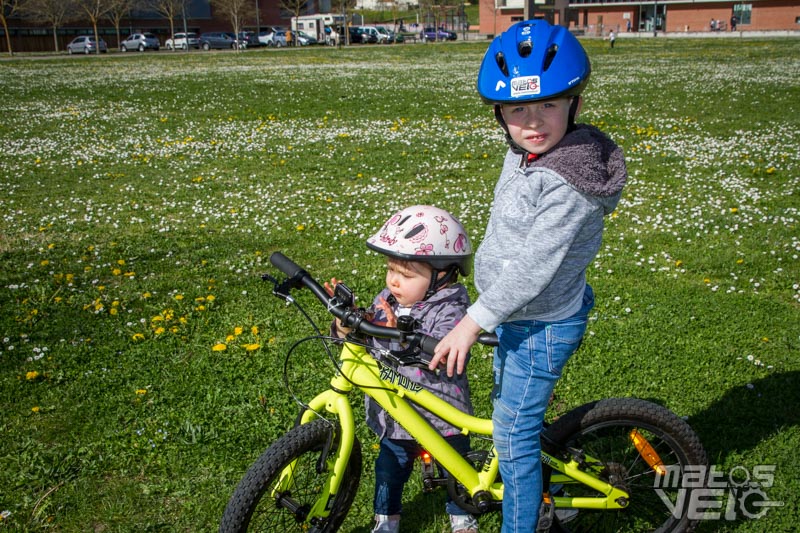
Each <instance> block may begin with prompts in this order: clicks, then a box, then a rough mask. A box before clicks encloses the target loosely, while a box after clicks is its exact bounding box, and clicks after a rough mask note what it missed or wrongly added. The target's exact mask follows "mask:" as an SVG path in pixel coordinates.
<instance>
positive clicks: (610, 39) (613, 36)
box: [608, 30, 617, 48]
mask: <svg viewBox="0 0 800 533" xmlns="http://www.w3.org/2000/svg"><path fill="white" fill-rule="evenodd" d="M616 40H617V34H616V33H614V30H611V31H610V32H608V42H609V43H611V48H614V41H616Z"/></svg>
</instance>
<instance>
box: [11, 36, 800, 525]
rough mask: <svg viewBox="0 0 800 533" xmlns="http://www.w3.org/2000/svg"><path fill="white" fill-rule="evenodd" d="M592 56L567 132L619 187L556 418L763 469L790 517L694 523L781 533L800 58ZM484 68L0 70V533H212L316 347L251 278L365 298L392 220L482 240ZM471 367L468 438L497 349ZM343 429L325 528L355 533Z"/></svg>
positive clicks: (299, 59)
mask: <svg viewBox="0 0 800 533" xmlns="http://www.w3.org/2000/svg"><path fill="white" fill-rule="evenodd" d="M585 44H586V47H587V50H588V51H589V54H590V56H591V58H592V62H593V68H594V72H593V76H592V83H591V84H590V87H589V89H588V91H587V93H586V102H585V105H584V111H585V112H584V115H583V117H582V119H583V120H584V121H587V122H591V123H593V124H596V125H598V126H600V127H601V128H603V129H604V130H605V131H607V132H608V133H609V134H610V135H611V136H612V137H613V138H614V139H615V140H616V141H617V142H618V143H619V144H620V145H621V146H623V147H624V149H625V153H626V157H627V161H628V168H629V173H630V180H629V184H628V186H627V188H626V190H625V192H624V196H623V199H622V201H621V203H620V206H619V208H618V209H617V211H616V212H615V213H614V214H613V216H612V217H610V218H609V220H608V223H607V232H606V238H605V242H604V246H603V248H602V250H601V252H600V254H599V256H598V257H597V260H596V261H595V262H594V264H593V266H592V268H591V269H590V272H589V277H590V281H591V283H592V284H593V286H594V288H595V291H596V293H597V295H598V302H597V306H596V308H595V310H594V311H593V313H592V315H591V322H590V327H589V333H588V335H587V337H586V342H585V343H584V347H583V348H582V349H581V350H580V351H579V353H578V354H576V356H575V357H574V358H573V360H572V361H571V362H570V364H569V365H568V367H567V370H566V372H565V375H564V378H563V379H562V380H561V382H560V383H559V386H558V388H557V390H556V400H555V402H554V403H553V406H552V415H551V416H558V414H560V413H562V412H564V411H566V410H568V409H570V408H572V407H575V406H578V405H580V404H582V403H584V402H586V401H589V400H592V399H597V398H601V397H608V396H637V397H641V398H647V399H651V400H653V401H656V402H658V403H662V404H664V405H666V406H668V407H669V408H671V409H672V410H674V411H675V412H676V413H678V414H679V415H681V416H684V417H688V420H689V422H690V423H691V424H692V426H693V427H694V428H695V429H696V430H697V432H698V433H699V435H700V437H701V438H702V440H703V442H704V445H705V446H706V449H707V451H708V453H709V457H710V460H711V462H712V463H714V464H717V465H719V469H720V470H721V471H724V472H731V471H737V472H738V474H743V473H749V472H752V471H753V469H754V467H755V466H757V465H762V464H770V465H771V464H774V465H777V466H776V470H775V480H774V485H772V486H770V487H764V488H763V490H764V492H765V493H766V494H767V495H768V497H769V498H770V499H772V500H774V501H780V502H783V504H784V505H783V506H782V507H778V508H774V509H769V510H768V512H766V511H765V514H766V516H764V517H762V518H759V519H754V520H742V519H739V520H735V521H724V520H722V521H708V522H705V523H703V525H702V527H701V529H702V530H704V531H737V532H739V531H759V532H760V531H771V532H775V531H794V530H795V529H796V528H797V526H798V524H800V507H798V504H797V494H798V492H800V481H798V478H800V459H798V457H800V454H798V453H795V450H797V449H798V448H799V447H800V357H799V356H800V229H798V223H799V222H800V201H799V200H798V185H799V184H800V153H798V146H800V110H799V109H798V102H800V40H796V39H786V40H734V39H730V40H727V39H726V40H713V41H711V40H708V41H699V40H662V39H657V40H654V39H651V40H637V41H636V42H635V43H629V42H624V41H623V42H618V45H617V47H616V49H614V50H613V53H612V51H610V50H609V49H608V48H607V45H606V43H602V42H601V41H586V43H585ZM485 46H486V44H485V43H482V44H479V43H455V44H442V45H428V46H423V45H405V46H396V47H388V46H387V47H380V48H379V47H369V48H366V47H365V48H353V49H343V50H335V49H316V50H292V51H276V50H260V51H249V52H246V53H243V54H234V53H207V54H206V53H191V54H181V53H174V54H170V53H157V54H126V55H124V56H123V55H115V54H109V55H108V56H107V57H106V56H103V57H99V58H96V57H80V58H66V57H63V58H59V59H52V60H48V59H41V60H33V59H24V58H22V59H15V60H11V61H3V62H0V99H2V100H1V101H2V106H3V112H2V113H0V190H2V194H0V409H1V410H2V418H0V512H2V513H3V514H2V520H0V530H2V529H6V530H9V531H45V530H50V531H96V532H110V531H192V532H194V531H212V530H214V529H215V527H216V525H217V524H218V521H219V518H220V516H221V513H222V510H223V508H224V506H225V503H226V501H227V499H228V497H229V496H230V494H231V492H232V491H233V488H234V486H235V485H236V483H237V482H238V480H239V479H240V477H241V476H242V475H243V473H244V471H245V470H246V468H247V466H248V465H249V464H250V463H251V462H252V461H253V460H254V459H255V458H256V457H257V456H258V455H259V454H260V453H261V451H263V450H264V449H265V448H266V447H267V446H268V445H269V444H270V443H271V442H272V441H273V440H274V439H275V438H276V437H277V436H279V435H280V434H281V433H282V432H283V431H285V429H286V428H287V427H289V426H290V425H291V424H292V421H293V420H294V417H295V415H296V413H297V410H298V406H297V405H296V404H295V403H294V401H293V400H292V399H291V397H290V395H289V394H288V393H287V392H286V391H285V390H284V388H283V385H282V380H283V368H284V357H285V354H286V350H287V349H288V347H289V346H291V344H292V343H293V342H294V341H296V340H297V339H299V338H300V337H302V336H305V335H306V334H309V333H310V330H309V329H308V327H307V326H305V325H304V324H303V322H302V321H301V318H300V317H299V316H298V313H297V312H295V311H293V310H292V309H291V308H287V307H285V305H284V304H282V303H281V302H279V301H278V300H276V299H275V298H273V297H272V296H271V295H270V291H269V287H267V286H265V284H263V283H262V282H261V281H260V277H259V275H260V274H261V273H262V272H265V271H270V270H271V267H270V266H269V265H268V261H267V257H268V256H269V254H270V253H271V252H272V251H274V250H281V251H283V252H284V253H286V254H287V255H288V256H290V257H292V258H294V259H295V260H297V261H298V262H299V263H300V264H302V265H306V266H307V267H308V268H309V269H310V271H311V272H312V273H314V274H316V275H318V276H319V277H320V278H323V279H324V278H329V277H331V276H334V275H335V276H337V277H339V278H341V279H344V280H345V281H347V282H348V284H349V285H350V286H351V287H353V288H354V289H355V290H356V291H357V293H358V294H360V295H361V296H362V299H363V300H368V299H370V298H371V297H372V295H373V294H375V293H376V292H377V291H378V290H379V289H380V288H381V286H382V268H383V262H382V261H381V259H380V258H379V257H377V256H375V254H370V253H369V252H368V251H367V250H366V248H365V246H364V239H365V238H366V236H368V235H369V234H370V233H371V232H372V231H374V230H375V229H376V228H377V226H378V225H379V224H380V223H381V222H382V221H383V219H384V218H386V217H387V216H388V215H389V214H390V213H391V212H392V211H393V210H395V209H398V208H400V207H402V206H406V205H410V204H412V203H432V204H436V205H438V206H440V207H443V208H446V209H449V210H451V211H452V212H454V213H456V214H457V215H459V216H460V217H461V219H462V222H464V223H465V225H466V226H467V227H468V229H469V231H470V234H471V237H472V239H473V241H474V243H476V244H477V243H479V242H480V239H481V236H482V232H483V229H484V225H485V223H486V218H487V215H488V210H489V205H490V202H491V195H492V188H493V185H494V181H495V180H496V178H497V175H498V173H499V168H500V165H501V162H502V158H503V155H504V152H505V148H504V145H503V140H502V137H501V135H500V134H499V131H498V128H497V126H496V125H495V124H494V122H493V118H492V114H491V112H490V109H489V108H488V107H486V106H484V105H483V104H481V102H480V100H479V98H478V97H477V94H476V91H475V89H474V84H475V76H476V71H477V67H478V64H479V61H480V58H481V54H482V52H483V50H484V48H485ZM467 284H468V286H469V287H470V291H471V292H472V294H473V296H475V294H474V290H473V288H472V285H471V283H470V280H467ZM300 301H301V302H303V303H305V304H307V305H308V309H309V311H311V312H312V316H314V317H315V318H316V319H317V320H319V322H320V323H321V324H326V323H327V321H328V318H327V317H326V316H325V313H324V310H322V311H321V310H320V309H319V308H318V306H317V307H315V306H313V305H312V300H311V297H310V295H305V296H303V297H301V298H300ZM289 369H290V374H291V381H292V386H293V391H294V393H295V394H297V395H298V396H300V397H301V398H305V399H308V398H310V397H311V396H312V395H313V394H314V393H315V392H316V391H318V390H320V389H321V388H323V387H324V386H325V385H326V380H325V378H324V376H327V375H328V374H327V372H328V366H327V363H326V362H325V359H324V357H323V355H322V353H321V352H320V351H313V350H311V349H308V350H304V351H302V352H301V353H300V354H298V355H297V357H295V358H293V359H292V360H291V361H290V364H289ZM469 374H470V378H471V380H472V386H473V389H474V391H473V397H474V398H475V401H476V410H477V411H478V413H480V414H481V415H485V416H488V415H489V413H490V406H489V404H488V399H487V398H488V392H489V388H490V383H491V376H490V374H491V356H490V354H489V353H488V352H486V351H482V350H479V351H477V353H476V354H475V356H474V357H473V361H472V363H471V366H470V368H469ZM354 404H355V405H356V406H359V408H360V405H361V401H360V399H359V398H356V399H354ZM359 436H360V438H361V440H362V442H363V443H364V447H365V453H366V459H365V472H364V477H363V480H364V483H363V484H362V488H361V492H360V494H359V497H358V500H357V502H356V505H355V507H354V510H353V511H352V513H351V515H350V517H349V518H348V521H347V522H346V527H345V529H346V530H347V531H362V532H363V531H368V526H369V522H370V517H371V491H372V485H371V474H370V472H371V470H372V461H371V459H372V458H373V457H374V444H375V442H376V440H375V438H374V437H373V436H372V435H371V434H370V433H369V432H368V430H366V429H363V428H362V429H361V430H360V433H359ZM406 497H407V501H408V506H409V508H412V507H411V506H413V509H414V512H413V513H408V516H407V518H406V519H404V520H405V522H404V527H405V528H406V529H405V530H406V531H424V532H438V531H445V528H444V524H445V522H444V517H443V513H444V511H443V505H442V499H441V496H438V497H433V498H431V497H426V496H423V495H422V493H421V491H420V486H419V484H418V483H412V484H410V485H409V487H408V490H407V494H406ZM738 516H739V517H740V518H741V516H742V513H738ZM481 524H482V530H483V531H495V530H496V529H497V526H496V524H497V521H496V518H495V517H486V518H485V519H482V521H481Z"/></svg>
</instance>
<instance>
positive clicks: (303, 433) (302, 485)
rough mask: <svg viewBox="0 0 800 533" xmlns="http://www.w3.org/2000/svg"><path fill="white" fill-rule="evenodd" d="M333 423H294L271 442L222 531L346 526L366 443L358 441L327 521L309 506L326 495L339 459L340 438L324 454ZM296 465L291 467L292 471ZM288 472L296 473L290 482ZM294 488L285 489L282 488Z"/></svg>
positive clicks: (240, 490) (245, 481)
mask: <svg viewBox="0 0 800 533" xmlns="http://www.w3.org/2000/svg"><path fill="white" fill-rule="evenodd" d="M332 431H333V427H332V426H331V424H330V423H329V422H327V421H325V420H314V421H312V422H309V423H308V424H303V425H300V426H297V427H294V428H292V429H291V430H290V431H289V432H287V433H286V434H285V435H283V436H282V437H281V438H280V439H278V440H277V441H275V443H274V444H273V445H272V446H270V447H269V448H268V449H267V450H266V451H265V452H264V453H263V454H261V457H259V458H258V459H257V460H256V462H255V463H254V464H253V466H251V467H250V469H249V470H248V471H247V474H245V476H244V478H243V479H242V481H240V482H239V485H238V486H237V487H236V490H235V491H234V493H233V496H231V499H230V500H229V501H228V505H227V507H226V508H225V513H224V515H223V516H222V522H221V523H220V526H219V531H220V533H243V532H245V531H251V532H252V531H267V532H270V533H273V532H276V531H279V532H281V533H288V532H292V531H302V532H307V531H315V532H320V533H323V532H324V533H331V532H334V531H337V530H338V529H339V526H341V524H342V522H343V521H344V519H345V517H346V516H347V512H348V511H349V510H350V506H351V505H352V503H353V499H354V498H355V495H356V491H357V490H358V482H359V480H360V478H361V444H360V442H359V441H358V439H355V441H354V442H353V449H352V451H351V452H350V459H349V461H348V463H347V468H346V470H345V474H344V479H342V484H341V486H340V488H339V493H338V494H337V495H336V498H335V499H334V501H333V505H332V506H331V511H330V516H329V517H328V519H327V520H325V521H322V522H318V523H314V522H313V521H312V522H309V521H308V519H307V516H306V515H307V513H308V511H309V510H310V509H311V508H312V507H313V506H314V504H315V503H316V501H317V500H318V499H319V498H320V497H321V496H322V492H323V488H324V487H325V485H326V484H327V482H328V478H329V477H330V475H331V474H332V468H333V463H334V460H335V458H336V448H335V443H334V445H333V446H331V449H330V452H329V454H328V455H327V459H326V461H324V462H322V461H321V460H320V459H321V454H322V453H323V450H324V449H325V447H326V446H327V445H328V444H329V443H330V437H331V432H332ZM290 465H294V466H293V467H292V468H291V470H287V469H288V468H289V467H290ZM286 475H290V476H291V480H290V481H288V482H287V479H286ZM279 485H280V486H282V487H287V486H290V487H291V488H288V489H284V490H282V491H280V490H277V489H278V487H279Z"/></svg>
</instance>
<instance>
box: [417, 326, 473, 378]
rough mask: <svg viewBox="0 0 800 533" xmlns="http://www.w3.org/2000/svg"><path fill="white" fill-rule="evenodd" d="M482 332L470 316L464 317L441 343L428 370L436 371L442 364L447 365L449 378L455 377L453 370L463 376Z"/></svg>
mask: <svg viewBox="0 0 800 533" xmlns="http://www.w3.org/2000/svg"><path fill="white" fill-rule="evenodd" d="M480 332H481V327H480V326H479V325H478V324H476V323H475V321H474V320H472V319H471V318H470V317H469V315H464V318H463V319H461V322H459V323H458V324H457V325H456V327H454V328H453V329H452V330H451V331H450V333H448V334H447V335H445V337H444V338H443V339H442V340H440V341H439V344H438V345H437V346H436V350H435V351H434V353H433V359H431V363H430V364H429V365H428V368H429V369H430V370H435V369H436V367H437V366H439V365H440V364H446V365H447V375H448V376H449V377H453V370H455V371H456V373H458V374H463V373H464V366H465V365H466V364H467V355H469V349H470V348H471V347H472V345H473V344H475V342H476V341H477V340H478V334H479V333H480Z"/></svg>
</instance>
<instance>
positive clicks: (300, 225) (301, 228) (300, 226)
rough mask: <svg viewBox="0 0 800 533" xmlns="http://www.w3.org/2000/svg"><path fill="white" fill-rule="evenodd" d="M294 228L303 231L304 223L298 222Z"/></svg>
mask: <svg viewBox="0 0 800 533" xmlns="http://www.w3.org/2000/svg"><path fill="white" fill-rule="evenodd" d="M296 229H297V231H303V230H304V229H306V227H305V225H304V224H298V225H297V227H296Z"/></svg>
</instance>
